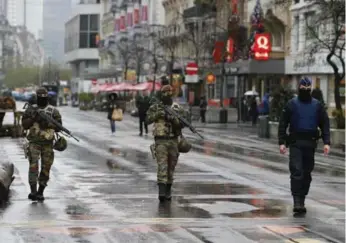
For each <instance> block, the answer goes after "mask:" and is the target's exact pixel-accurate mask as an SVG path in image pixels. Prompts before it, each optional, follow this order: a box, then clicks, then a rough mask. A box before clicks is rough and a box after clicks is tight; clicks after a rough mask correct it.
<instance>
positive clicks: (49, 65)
mask: <svg viewBox="0 0 346 243" xmlns="http://www.w3.org/2000/svg"><path fill="white" fill-rule="evenodd" d="M50 62H51V60H50V57H49V58H48V80H47V81H48V83H49V84H50V83H51V80H50V76H51V75H50V72H51V70H50V69H51V63H50Z"/></svg>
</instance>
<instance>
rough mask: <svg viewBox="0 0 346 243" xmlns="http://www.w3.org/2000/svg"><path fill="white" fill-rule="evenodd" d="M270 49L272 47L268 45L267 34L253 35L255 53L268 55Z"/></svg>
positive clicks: (268, 35) (268, 36)
mask: <svg viewBox="0 0 346 243" xmlns="http://www.w3.org/2000/svg"><path fill="white" fill-rule="evenodd" d="M271 49H272V45H271V43H270V34H269V33H262V34H256V35H255V43H254V48H253V50H254V51H255V52H260V53H269V52H271Z"/></svg>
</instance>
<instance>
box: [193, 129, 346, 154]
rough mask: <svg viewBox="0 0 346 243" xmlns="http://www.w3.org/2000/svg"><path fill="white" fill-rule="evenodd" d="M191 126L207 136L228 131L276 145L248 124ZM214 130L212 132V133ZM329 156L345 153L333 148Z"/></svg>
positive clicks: (318, 149)
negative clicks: (258, 134) (259, 135)
mask: <svg viewBox="0 0 346 243" xmlns="http://www.w3.org/2000/svg"><path fill="white" fill-rule="evenodd" d="M193 126H195V127H196V129H197V130H202V131H203V132H204V133H207V134H215V132H214V131H215V130H217V131H225V130H227V131H229V132H231V133H235V135H241V134H243V135H246V136H252V137H255V136H256V138H257V139H258V141H259V142H261V143H268V144H275V145H277V144H278V141H277V139H274V138H258V136H257V127H253V126H252V125H251V124H250V123H248V124H246V123H245V124H244V123H241V124H239V123H234V124H203V123H199V122H195V123H193ZM213 130H214V131H213ZM317 151H318V152H320V153H323V144H322V142H319V144H318V148H317ZM330 155H332V156H336V157H342V158H344V157H345V152H344V151H343V150H342V149H341V148H333V147H332V149H331V152H330Z"/></svg>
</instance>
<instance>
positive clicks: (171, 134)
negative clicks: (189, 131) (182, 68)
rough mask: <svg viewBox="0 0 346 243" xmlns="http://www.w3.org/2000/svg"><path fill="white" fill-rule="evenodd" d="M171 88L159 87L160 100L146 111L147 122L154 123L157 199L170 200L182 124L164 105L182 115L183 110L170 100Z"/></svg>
mask: <svg viewBox="0 0 346 243" xmlns="http://www.w3.org/2000/svg"><path fill="white" fill-rule="evenodd" d="M172 95H173V89H172V87H171V86H170V85H165V86H163V87H162V89H161V96H160V101H159V102H157V103H154V104H153V105H151V106H150V108H149V110H148V112H147V123H148V124H151V123H154V130H153V136H154V138H155V149H154V150H155V157H156V161H157V166H158V167H157V183H158V187H159V200H160V202H163V201H165V200H171V188H172V183H173V173H174V169H175V166H176V165H177V162H178V158H179V149H178V143H179V137H180V136H181V131H182V128H183V126H182V124H181V123H180V121H179V119H177V118H175V117H170V116H169V115H167V114H166V113H165V111H164V108H163V107H164V106H165V105H167V106H171V107H172V108H173V109H174V110H175V111H176V112H178V113H179V114H181V115H184V110H183V109H182V108H181V107H180V106H179V105H178V104H176V103H173V100H172Z"/></svg>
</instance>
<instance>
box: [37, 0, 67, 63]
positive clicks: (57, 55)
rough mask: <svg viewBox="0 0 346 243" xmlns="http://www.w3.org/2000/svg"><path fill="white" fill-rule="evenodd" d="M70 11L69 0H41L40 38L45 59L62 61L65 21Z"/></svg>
mask: <svg viewBox="0 0 346 243" xmlns="http://www.w3.org/2000/svg"><path fill="white" fill-rule="evenodd" d="M70 11H71V0H59V4H57V2H56V1H55V0H45V1H43V29H42V35H43V36H42V39H43V48H44V50H45V55H46V59H48V58H50V59H51V60H54V61H55V62H57V63H63V62H64V37H65V22H66V21H67V20H68V18H69V15H70Z"/></svg>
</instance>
